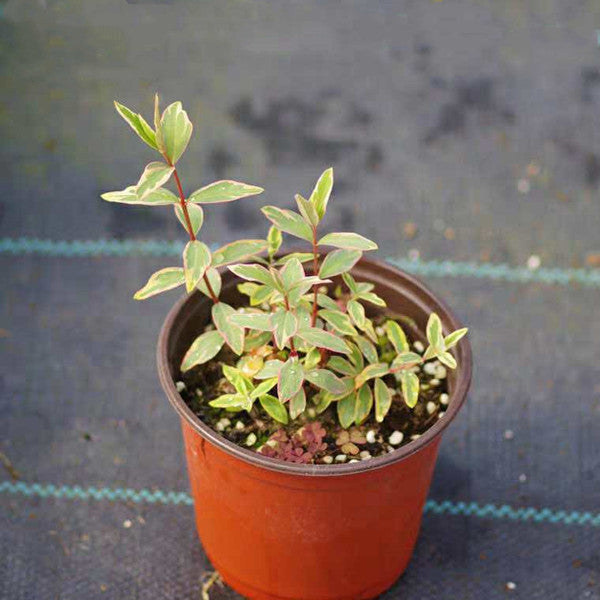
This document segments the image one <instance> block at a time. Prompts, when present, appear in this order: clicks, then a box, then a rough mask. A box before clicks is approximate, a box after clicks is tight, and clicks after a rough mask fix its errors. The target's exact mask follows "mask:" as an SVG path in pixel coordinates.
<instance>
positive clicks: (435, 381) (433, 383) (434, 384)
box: [429, 379, 440, 387]
mask: <svg viewBox="0 0 600 600" xmlns="http://www.w3.org/2000/svg"><path fill="white" fill-rule="evenodd" d="M429 385H430V386H431V387H437V386H438V385H440V380H439V379H430V380H429Z"/></svg>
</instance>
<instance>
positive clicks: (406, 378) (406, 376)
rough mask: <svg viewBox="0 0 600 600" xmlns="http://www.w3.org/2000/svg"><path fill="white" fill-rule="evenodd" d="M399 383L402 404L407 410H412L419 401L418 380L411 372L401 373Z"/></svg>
mask: <svg viewBox="0 0 600 600" xmlns="http://www.w3.org/2000/svg"><path fill="white" fill-rule="evenodd" d="M400 383H401V384H402V396H403V397H404V402H405V403H406V405H407V406H408V407H409V408H413V407H414V406H415V404H416V403H417V401H418V400H419V378H418V377H417V376H416V375H415V374H414V373H413V372H412V371H402V372H401V375H400Z"/></svg>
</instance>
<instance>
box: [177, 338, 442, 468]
mask: <svg viewBox="0 0 600 600" xmlns="http://www.w3.org/2000/svg"><path fill="white" fill-rule="evenodd" d="M411 346H412V347H413V349H414V351H415V352H418V353H422V352H423V344H422V343H421V342H420V341H416V342H415V341H413V342H411ZM237 358H238V357H236V355H235V354H233V353H232V352H231V350H229V349H228V348H226V347H225V348H224V349H223V350H222V351H221V352H220V353H219V354H218V355H217V356H216V357H215V359H213V360H211V361H210V362H208V363H206V364H204V365H200V366H197V367H194V368H193V369H191V370H190V371H188V372H186V373H182V374H181V375H180V379H179V381H178V382H177V387H178V389H179V391H180V394H181V396H182V398H183V399H184V400H185V402H186V404H187V405H188V406H189V408H190V409H191V410H192V411H193V412H194V413H195V414H196V415H197V416H198V418H200V419H201V420H202V421H203V422H204V423H206V424H207V425H209V426H210V427H211V428H212V429H214V430H215V431H217V432H218V433H220V434H221V435H223V436H224V437H225V438H227V439H228V440H230V441H231V442H233V443H234V444H237V445H238V446H241V447H244V448H250V449H254V450H256V451H258V452H261V453H262V454H264V455H266V456H270V457H272V458H274V459H279V460H286V461H290V462H297V463H314V464H332V463H334V464H335V463H346V462H352V461H359V460H369V459H371V458H374V457H376V456H380V455H382V454H386V453H388V452H393V451H394V450H396V449H398V448H400V447H402V446H405V445H406V444H409V443H411V442H412V441H414V440H416V439H417V438H418V437H420V436H421V435H422V434H423V433H425V432H426V431H427V430H428V429H429V428H430V427H431V426H432V425H433V424H434V423H435V422H436V421H437V420H438V419H440V418H443V416H444V413H445V411H446V409H447V408H448V400H449V398H448V384H447V369H446V367H444V366H443V365H441V364H440V363H439V362H438V361H429V362H427V363H425V364H422V365H421V366H420V367H414V368H413V370H414V372H415V373H416V374H417V376H418V377H419V380H420V382H421V388H420V393H419V401H418V402H417V404H416V406H415V407H414V408H412V409H411V408H409V407H408V406H406V404H405V403H404V400H403V398H402V395H401V391H400V386H399V384H398V383H397V382H396V380H395V378H394V376H393V375H388V376H387V377H385V378H384V381H385V383H386V384H387V385H388V386H389V387H390V389H394V390H396V392H395V394H394V397H393V401H392V406H391V408H390V411H389V413H388V414H387V416H386V418H385V419H384V421H383V423H377V422H376V420H375V416H374V411H371V415H370V416H369V417H368V419H367V420H366V421H365V422H364V423H362V424H361V425H360V426H353V427H351V428H349V429H348V430H345V429H343V428H342V427H341V425H340V424H339V423H338V420H337V414H336V408H335V404H334V403H332V404H331V405H330V406H329V407H328V408H327V409H326V410H325V411H324V412H322V413H321V414H317V413H316V410H315V408H314V404H313V402H312V400H311V398H312V395H314V393H315V392H316V389H312V390H311V389H310V387H311V386H310V385H309V384H307V383H306V384H305V386H306V391H307V409H306V410H305V412H304V413H303V414H302V415H300V416H299V417H298V418H297V419H295V420H293V421H291V422H290V423H289V424H288V425H282V424H280V423H277V422H275V421H274V420H273V419H271V418H270V417H269V416H268V415H267V414H266V413H265V412H264V411H263V409H262V408H261V406H260V404H259V403H258V402H255V405H254V408H253V409H252V411H251V412H250V413H248V412H246V411H240V412H235V413H232V412H228V411H226V410H223V409H217V408H213V407H211V406H209V405H208V402H209V401H210V400H212V399H214V398H216V397H217V396H219V395H221V394H224V393H229V392H232V391H233V388H232V387H231V386H230V384H229V383H228V382H227V381H226V380H225V379H224V378H223V375H222V367H221V365H222V364H229V365H235V363H236V361H237Z"/></svg>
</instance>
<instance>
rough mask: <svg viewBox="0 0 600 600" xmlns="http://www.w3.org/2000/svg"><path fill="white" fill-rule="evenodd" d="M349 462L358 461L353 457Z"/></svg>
mask: <svg viewBox="0 0 600 600" xmlns="http://www.w3.org/2000/svg"><path fill="white" fill-rule="evenodd" d="M350 462H351V463H353V462H358V461H357V460H356V459H355V458H353V459H351V460H350Z"/></svg>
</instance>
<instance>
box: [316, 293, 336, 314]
mask: <svg viewBox="0 0 600 600" xmlns="http://www.w3.org/2000/svg"><path fill="white" fill-rule="evenodd" d="M317 304H318V305H319V306H321V307H323V308H325V309H327V310H333V311H338V310H340V306H339V304H338V303H337V302H336V301H335V300H333V299H332V298H330V297H329V296H327V294H318V295H317Z"/></svg>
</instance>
